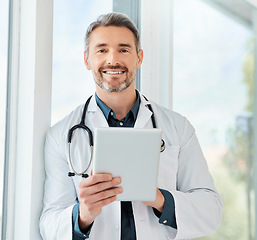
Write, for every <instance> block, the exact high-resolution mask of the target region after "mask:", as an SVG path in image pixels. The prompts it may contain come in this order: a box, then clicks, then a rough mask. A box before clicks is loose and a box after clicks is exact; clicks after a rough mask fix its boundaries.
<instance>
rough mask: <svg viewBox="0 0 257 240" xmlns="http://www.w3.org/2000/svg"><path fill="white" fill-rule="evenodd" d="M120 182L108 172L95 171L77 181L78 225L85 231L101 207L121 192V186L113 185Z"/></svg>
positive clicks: (112, 200) (113, 199)
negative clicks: (78, 199)
mask: <svg viewBox="0 0 257 240" xmlns="http://www.w3.org/2000/svg"><path fill="white" fill-rule="evenodd" d="M120 183H121V179H120V178H119V177H115V178H113V177H112V175H111V174H109V173H97V174H95V175H93V176H92V173H91V174H90V176H89V177H88V178H86V179H84V180H83V181H81V182H80V183H79V198H80V204H79V227H80V229H81V230H82V231H86V229H88V227H89V226H90V225H91V224H92V222H93V221H94V220H95V218H96V217H97V216H98V215H99V214H100V213H101V211H102V208H103V207H104V206H106V205H108V204H110V203H112V202H114V201H115V200H116V199H117V194H120V193H122V191H123V189H122V187H120V186H119V187H115V188H113V187H114V186H116V185H118V184H120Z"/></svg>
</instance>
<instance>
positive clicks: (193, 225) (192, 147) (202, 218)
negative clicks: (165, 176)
mask: <svg viewBox="0 0 257 240" xmlns="http://www.w3.org/2000/svg"><path fill="white" fill-rule="evenodd" d="M182 129H183V132H182V133H181V136H182V137H181V139H180V140H181V143H180V151H179V156H178V170H177V188H176V190H174V191H171V194H172V195H173V197H174V201H175V214H176V222H177V235H176V237H175V239H188V238H196V237H201V236H204V235H208V234H209V233H211V232H213V231H214V230H215V229H216V228H217V227H218V225H219V223H220V220H221V217H222V202H221V198H220V196H219V194H218V193H217V191H216V189H215V186H214V182H213V179H212V177H211V175H210V173H209V170H208V166H207V163H206V160H205V158H204V156H203V153H202V150H201V148H200V145H199V142H198V140H197V137H196V135H195V131H194V128H193V127H192V125H191V124H190V123H189V121H188V120H187V119H185V121H184V127H183V128H182ZM166 231H168V232H169V231H170V229H169V228H167V227H166ZM172 233H174V231H173V232H172Z"/></svg>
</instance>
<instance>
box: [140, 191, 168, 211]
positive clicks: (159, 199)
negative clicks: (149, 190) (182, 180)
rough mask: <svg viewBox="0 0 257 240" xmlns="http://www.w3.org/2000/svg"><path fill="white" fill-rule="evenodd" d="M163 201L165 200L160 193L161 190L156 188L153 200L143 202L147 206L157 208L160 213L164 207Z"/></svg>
mask: <svg viewBox="0 0 257 240" xmlns="http://www.w3.org/2000/svg"><path fill="white" fill-rule="evenodd" d="M164 202H165V199H164V196H163V195H162V193H161V191H160V190H159V189H158V188H157V190H156V198H155V201H153V202H143V203H144V204H145V205H147V206H149V207H153V208H155V209H157V210H158V211H159V212H160V213H162V211H163V208H164Z"/></svg>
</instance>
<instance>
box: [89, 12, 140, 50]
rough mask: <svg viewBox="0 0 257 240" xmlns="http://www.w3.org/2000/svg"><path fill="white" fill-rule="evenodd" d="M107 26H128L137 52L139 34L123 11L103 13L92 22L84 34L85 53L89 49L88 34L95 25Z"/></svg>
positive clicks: (138, 48)
mask: <svg viewBox="0 0 257 240" xmlns="http://www.w3.org/2000/svg"><path fill="white" fill-rule="evenodd" d="M108 26H115V27H126V28H128V29H129V30H130V31H131V32H132V33H133V34H134V37H135V44H136V50H137V53H138V52H139V50H140V49H141V43H140V36H139V32H138V29H137V27H136V25H135V24H134V22H133V21H132V20H131V19H130V18H129V17H128V16H127V15H125V14H123V13H108V14H103V15H101V16H99V17H98V19H97V20H96V21H95V22H92V23H91V24H90V25H89V27H88V29H87V32H86V35H85V51H86V53H87V55H88V51H89V49H88V45H89V39H90V34H91V33H92V32H93V30H94V29H96V28H97V27H108Z"/></svg>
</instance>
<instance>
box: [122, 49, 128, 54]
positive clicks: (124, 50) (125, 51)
mask: <svg viewBox="0 0 257 240" xmlns="http://www.w3.org/2000/svg"><path fill="white" fill-rule="evenodd" d="M120 51H121V52H122V53H127V52H128V50H127V49H121V50H120Z"/></svg>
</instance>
